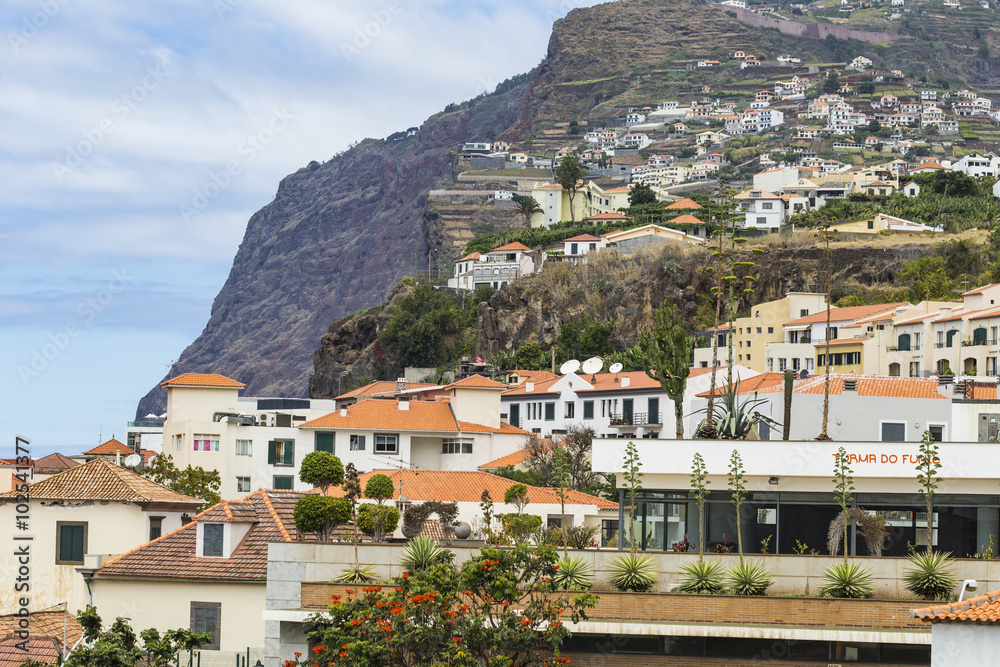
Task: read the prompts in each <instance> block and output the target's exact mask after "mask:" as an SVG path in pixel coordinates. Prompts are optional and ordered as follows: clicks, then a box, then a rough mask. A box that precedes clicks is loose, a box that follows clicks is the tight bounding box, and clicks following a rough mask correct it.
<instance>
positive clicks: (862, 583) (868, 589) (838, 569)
mask: <svg viewBox="0 0 1000 667" xmlns="http://www.w3.org/2000/svg"><path fill="white" fill-rule="evenodd" d="M823 578H824V579H825V580H826V585H824V586H821V587H820V589H819V594H820V596H822V597H828V598H870V597H871V596H872V593H874V592H875V589H874V588H873V587H872V573H871V571H870V570H868V569H867V568H863V567H861V566H860V565H858V564H856V563H838V564H836V565H831V566H830V567H828V568H826V570H824V571H823Z"/></svg>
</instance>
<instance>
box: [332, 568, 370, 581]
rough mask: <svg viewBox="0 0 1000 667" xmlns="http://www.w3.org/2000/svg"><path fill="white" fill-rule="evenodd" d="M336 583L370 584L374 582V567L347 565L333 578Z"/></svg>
mask: <svg viewBox="0 0 1000 667" xmlns="http://www.w3.org/2000/svg"><path fill="white" fill-rule="evenodd" d="M334 581H335V582H337V583H338V584H372V583H375V568H373V567H372V566H371V565H358V566H356V567H349V568H347V569H346V570H344V571H343V572H341V573H340V574H339V575H337V578H336V579H334Z"/></svg>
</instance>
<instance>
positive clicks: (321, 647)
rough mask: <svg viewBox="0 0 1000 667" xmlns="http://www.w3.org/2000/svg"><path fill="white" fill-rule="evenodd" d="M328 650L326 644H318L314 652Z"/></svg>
mask: <svg viewBox="0 0 1000 667" xmlns="http://www.w3.org/2000/svg"><path fill="white" fill-rule="evenodd" d="M325 650H326V647H325V646H316V647H314V648H313V653H322V652H323V651H325Z"/></svg>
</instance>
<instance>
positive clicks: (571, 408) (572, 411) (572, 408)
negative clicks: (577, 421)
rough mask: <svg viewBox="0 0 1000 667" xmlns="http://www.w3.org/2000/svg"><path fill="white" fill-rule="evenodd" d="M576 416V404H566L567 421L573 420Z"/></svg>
mask: <svg viewBox="0 0 1000 667" xmlns="http://www.w3.org/2000/svg"><path fill="white" fill-rule="evenodd" d="M575 416H576V403H567V404H566V419H572V418H573V417H575Z"/></svg>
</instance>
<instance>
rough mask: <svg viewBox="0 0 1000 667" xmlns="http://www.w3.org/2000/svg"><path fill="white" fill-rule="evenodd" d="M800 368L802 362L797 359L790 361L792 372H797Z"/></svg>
mask: <svg viewBox="0 0 1000 667" xmlns="http://www.w3.org/2000/svg"><path fill="white" fill-rule="evenodd" d="M801 368H802V360H801V359H799V358H798V357H795V358H794V359H792V370H793V371H797V370H800V369H801Z"/></svg>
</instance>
